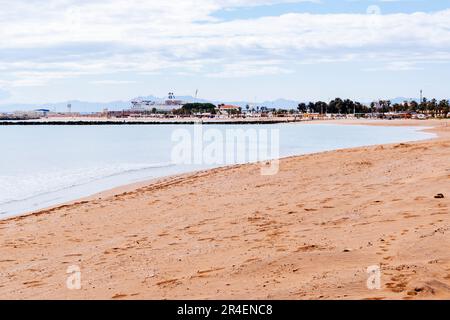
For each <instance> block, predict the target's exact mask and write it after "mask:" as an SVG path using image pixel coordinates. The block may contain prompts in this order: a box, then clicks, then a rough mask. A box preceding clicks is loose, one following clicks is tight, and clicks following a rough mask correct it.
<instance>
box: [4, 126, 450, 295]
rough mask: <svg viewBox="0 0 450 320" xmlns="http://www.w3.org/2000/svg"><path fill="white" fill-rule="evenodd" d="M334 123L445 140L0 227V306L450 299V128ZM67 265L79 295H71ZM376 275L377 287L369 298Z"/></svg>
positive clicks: (240, 171) (148, 193)
mask: <svg viewBox="0 0 450 320" xmlns="http://www.w3.org/2000/svg"><path fill="white" fill-rule="evenodd" d="M339 123H370V124H375V125H380V124H384V125H385V124H390V125H411V124H413V125H417V124H419V125H429V126H437V128H436V129H435V131H436V132H438V133H439V134H440V137H439V138H438V139H434V140H430V141H424V142H415V143H406V144H393V145H384V146H374V147H363V148H356V149H348V150H340V151H333V152H325V153H320V154H314V155H306V156H300V157H291V158H287V159H283V160H282V161H281V164H280V172H279V174H277V175H275V176H261V175H260V174H259V169H260V168H259V166H258V165H257V164H249V165H242V166H235V167H228V168H220V169H215V170H210V171H205V172H199V173H194V174H186V175H182V176H178V177H172V178H167V179H164V180H160V181H158V182H156V183H151V184H150V183H147V184H143V185H141V186H139V187H138V188H137V187H134V189H133V188H130V187H128V188H127V189H126V191H124V190H125V189H124V190H122V191H120V190H115V191H114V192H109V193H104V194H102V195H101V196H99V197H96V198H92V199H88V200H84V201H79V202H77V203H71V204H67V205H63V206H60V207H56V208H53V209H50V210H43V211H41V212H38V213H34V214H31V215H28V216H22V217H16V218H11V219H8V220H4V221H0V297H1V298H3V299H8V298H13V299H19V298H26V299H30V298H37V299H48V298H57V299H69V298H75V299H100V298H101V299H103V298H105V299H111V298H113V299H162V298H164V299H175V298H181V299H203V298H208V299H213V298H214V299H216V298H225V299H318V298H320V299H423V298H427V299H428V298H431V299H442V298H450V250H449V245H450V216H449V214H450V212H449V211H450V210H449V204H450V191H449V190H450V161H449V160H450V138H449V137H450V124H449V123H448V122H447V123H446V122H442V121H441V122H438V121H427V122H417V121H391V122H380V121H363V122H358V121H339ZM444 124H447V126H445V125H444ZM439 193H442V194H444V196H445V198H443V199H436V198H435V195H437V194H439ZM72 265H77V266H79V267H80V268H81V280H82V288H81V290H68V289H67V287H66V279H67V276H68V275H67V274H66V271H67V268H68V267H69V266H72ZM371 265H380V266H381V270H382V276H381V284H382V287H381V289H380V290H369V289H367V287H366V281H367V278H368V274H367V273H366V269H367V267H369V266H371Z"/></svg>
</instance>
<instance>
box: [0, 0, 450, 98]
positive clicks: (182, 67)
mask: <svg viewBox="0 0 450 320" xmlns="http://www.w3.org/2000/svg"><path fill="white" fill-rule="evenodd" d="M0 8H1V10H0V104H5V103H13V102H21V103H22V102H23V103H45V102H56V101H64V100H70V99H78V100H90V101H112V100H117V99H130V98H133V97H136V96H140V95H149V94H154V95H158V96H165V95H166V93H167V92H169V91H174V92H175V93H176V94H178V95H193V94H194V93H195V91H196V89H198V90H199V96H201V97H203V98H209V99H216V100H221V99H223V100H238V99H239V100H240V99H242V100H249V101H255V100H265V99H275V98H280V97H283V98H290V99H297V100H316V99H324V100H328V99H331V98H333V97H336V96H341V97H349V98H353V99H359V100H362V101H369V100H372V99H376V98H381V97H388V98H393V97H397V96H406V97H416V96H418V92H419V90H420V89H421V88H422V89H424V91H425V93H426V95H427V96H429V97H431V96H435V97H437V98H443V97H446V98H448V97H450V92H449V88H450V87H449V86H448V77H449V75H450V0H170V1H167V0H14V1H10V0H0Z"/></svg>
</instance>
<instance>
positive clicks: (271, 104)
mask: <svg viewBox="0 0 450 320" xmlns="http://www.w3.org/2000/svg"><path fill="white" fill-rule="evenodd" d="M176 98H177V99H179V100H182V101H186V102H200V103H208V102H210V103H213V104H216V105H218V104H220V103H225V104H231V105H236V106H239V107H241V108H243V109H244V108H245V106H246V105H250V106H252V107H253V106H260V107H268V108H277V109H296V108H297V106H298V104H299V102H300V101H296V100H287V99H276V100H268V101H262V102H249V101H218V100H207V99H201V98H195V97H192V96H177V97H176ZM135 99H142V100H151V101H156V102H164V100H166V99H167V98H165V97H164V98H160V97H156V96H154V95H148V96H140V97H136V98H133V99H130V100H128V101H123V100H118V101H111V102H89V101H79V100H72V101H64V102H56V103H43V104H39V103H37V104H19V103H16V104H0V112H12V111H30V110H35V109H49V110H51V111H57V112H64V111H67V104H69V103H70V104H71V105H72V112H81V113H86V112H99V111H102V110H104V109H109V110H112V111H117V110H123V109H128V108H130V106H131V101H132V100H135ZM411 100H416V101H417V100H418V99H417V98H416V99H414V98H405V97H397V98H394V99H391V102H392V104H394V103H403V102H404V101H411ZM306 103H308V102H306ZM365 104H367V105H370V102H368V103H365Z"/></svg>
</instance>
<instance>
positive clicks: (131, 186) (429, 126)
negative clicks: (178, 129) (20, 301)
mask: <svg viewBox="0 0 450 320" xmlns="http://www.w3.org/2000/svg"><path fill="white" fill-rule="evenodd" d="M405 121H406V123H405ZM418 121H420V122H418ZM438 121H439V122H440V124H441V121H442V120H426V122H424V121H423V120H394V121H392V120H379V119H378V120H377V119H371V120H357V119H351V120H347V119H345V120H314V121H296V123H300V122H305V123H308V124H316V125H317V124H321V125H323V124H331V125H333V124H337V125H372V126H411V127H421V126H423V127H425V128H423V129H420V130H419V129H418V130H417V131H424V132H429V133H433V134H436V137H432V138H428V139H423V140H419V141H404V143H414V142H422V141H429V140H436V139H440V138H441V137H442V135H443V134H444V133H443V132H441V131H439V126H434V125H435V124H434V122H438ZM275 123H280V122H274V123H273V124H275ZM286 123H292V122H286ZM442 123H446V124H449V123H450V120H447V121H444V122H442ZM43 124H44V123H41V125H43ZM158 124H164V123H158ZM166 124H167V123H166ZM168 124H173V123H168ZM179 124H186V123H179ZM190 124H194V123H190ZM206 124H214V123H206ZM221 124H227V123H221ZM233 124H239V123H233ZM252 124H259V123H257V122H253V123H252ZM265 124H272V123H265ZM418 124H420V126H418ZM390 144H391V143H390ZM390 144H379V145H375V146H382V145H390ZM393 144H395V143H393ZM365 147H369V146H360V147H354V148H345V149H335V150H328V151H322V152H315V153H312V154H317V155H320V154H322V153H327V152H333V151H339V150H351V149H358V148H365ZM304 155H308V154H304ZM304 155H302V154H300V155H293V156H287V157H281V158H279V159H278V160H280V161H281V160H285V159H291V158H297V157H302V156H304ZM252 164H254V163H245V164H235V165H224V166H220V167H217V168H212V169H204V170H197V171H189V172H186V173H181V174H172V175H168V176H162V177H158V178H153V179H146V180H142V181H139V182H134V183H128V184H124V185H120V186H117V187H113V188H110V189H105V190H101V191H99V192H95V193H93V194H91V195H87V196H84V197H79V198H76V199H73V200H69V201H62V202H60V203H58V204H55V205H51V206H47V207H44V208H42V209H37V210H31V211H25V212H23V213H18V214H13V215H10V216H7V217H4V218H2V217H1V216H0V221H4V220H8V219H11V218H17V217H27V216H30V215H39V214H41V213H42V212H52V211H54V210H57V209H59V208H64V207H66V206H70V205H77V204H79V203H84V202H86V201H93V200H102V199H103V198H105V197H107V196H114V195H116V194H121V193H124V192H127V191H133V190H135V189H138V188H140V187H143V186H148V185H151V184H157V183H160V182H163V181H167V180H169V181H170V180H172V179H182V178H188V177H189V176H191V175H195V174H197V173H207V172H208V171H210V170H215V169H227V168H233V167H242V166H246V165H252Z"/></svg>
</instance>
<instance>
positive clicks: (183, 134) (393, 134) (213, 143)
mask: <svg viewBox="0 0 450 320" xmlns="http://www.w3.org/2000/svg"><path fill="white" fill-rule="evenodd" d="M422 129H423V127H421V128H418V127H393V126H389V127H387V126H386V127H384V126H365V125H335V124H308V123H291V124H286V123H284V124H267V125H266V124H260V125H253V124H250V125H203V126H200V125H120V126H119V125H111V126H109V125H98V126H95V125H92V126H76V125H68V126H64V125H58V126H52V125H38V126H0V219H3V218H7V217H11V216H15V215H20V214H24V213H28V212H31V211H35V210H40V209H43V208H47V207H50V206H54V205H57V204H61V203H64V202H68V201H72V200H76V199H79V198H83V197H87V196H90V195H93V194H96V193H98V192H101V191H104V190H108V189H112V188H115V187H119V186H122V185H126V184H131V183H136V182H141V181H146V180H150V179H155V178H161V177H166V176H171V175H176V174H181V173H186V172H194V171H198V170H205V169H209V168H214V167H222V166H225V165H232V164H238V163H245V162H254V161H262V160H270V159H274V158H282V157H288V156H294V155H304V154H310V153H316V152H322V151H330V150H337V149H344V148H352V147H359V146H369V145H378V144H386V143H400V142H407V141H418V140H424V139H429V138H432V137H433V136H434V135H433V134H431V133H427V132H423V131H421V130H422ZM233 134H235V137H236V135H237V136H242V135H244V137H247V138H248V139H247V138H244V139H239V138H238V139H234V140H233V141H234V142H233V143H234V145H233V143H232V142H230V139H231V138H227V137H233ZM252 137H253V138H252ZM255 137H256V140H255ZM220 140H222V141H220ZM231 140H232V139H231ZM263 144H265V145H266V147H267V148H266V152H263V155H261V156H260V157H256V158H255V157H253V156H251V154H252V153H253V154H254V153H255V152H256V150H258V148H259V149H263V147H262V145H263ZM230 145H231V147H229V146H230ZM230 148H231V149H230ZM221 150H223V151H221ZM230 150H234V152H235V158H233V157H227V155H228V154H229V153H230ZM267 150H269V152H267ZM271 151H273V152H271ZM208 152H209V153H208ZM243 152H245V154H246V155H248V156H246V157H244V156H242V157H239V155H240V153H243ZM203 153H208V154H209V156H208V157H206V156H205V157H203ZM183 159H184V160H183ZM188 159H192V161H189V160H188ZM222 160H223V161H222ZM330 165H332V164H330Z"/></svg>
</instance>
